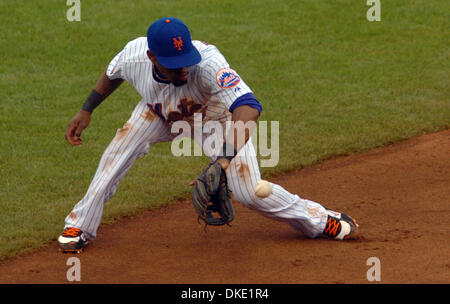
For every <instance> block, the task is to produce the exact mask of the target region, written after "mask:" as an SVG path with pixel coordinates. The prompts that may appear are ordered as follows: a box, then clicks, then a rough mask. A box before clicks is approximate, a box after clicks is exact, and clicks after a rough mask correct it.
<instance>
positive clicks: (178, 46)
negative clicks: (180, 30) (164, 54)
mask: <svg viewBox="0 0 450 304" xmlns="http://www.w3.org/2000/svg"><path fill="white" fill-rule="evenodd" d="M173 46H174V47H175V48H176V49H177V50H179V51H181V50H182V48H183V40H182V39H181V36H179V37H178V39H177V38H173Z"/></svg>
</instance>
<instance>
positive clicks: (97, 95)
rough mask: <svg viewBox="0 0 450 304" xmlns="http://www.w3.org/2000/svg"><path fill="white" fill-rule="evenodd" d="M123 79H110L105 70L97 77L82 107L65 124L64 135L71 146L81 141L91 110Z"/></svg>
mask: <svg viewBox="0 0 450 304" xmlns="http://www.w3.org/2000/svg"><path fill="white" fill-rule="evenodd" d="M122 82H123V79H114V80H110V79H109V78H108V76H106V71H105V72H103V74H102V75H101V76H100V78H99V79H98V81H97V83H96V84H95V86H94V89H93V90H92V92H91V95H89V97H88V99H87V100H86V102H85V103H84V104H83V107H82V109H81V110H80V111H79V112H78V113H77V114H76V115H75V116H74V117H73V118H72V120H71V121H70V123H69V125H68V126H67V130H66V134H65V137H66V139H67V141H68V142H69V143H70V144H71V145H72V146H77V145H80V144H81V143H82V140H81V133H82V132H83V130H84V129H85V128H87V127H88V126H89V123H90V120H91V113H92V111H93V110H94V109H95V108H96V107H97V106H98V105H99V104H100V103H101V102H102V101H103V100H104V99H105V98H106V97H108V96H109V95H110V94H111V93H112V92H114V91H115V90H116V89H117V88H118V87H119V86H120V84H121V83H122Z"/></svg>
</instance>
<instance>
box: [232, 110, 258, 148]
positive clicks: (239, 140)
mask: <svg viewBox="0 0 450 304" xmlns="http://www.w3.org/2000/svg"><path fill="white" fill-rule="evenodd" d="M258 118H259V111H258V110H257V109H255V108H252V107H250V106H247V105H243V106H240V107H238V108H236V109H235V110H234V111H233V115H232V117H231V119H232V121H233V123H234V126H235V128H234V136H233V142H232V143H233V146H234V148H235V149H236V151H239V150H240V149H241V148H242V147H243V146H244V145H245V144H246V143H247V141H248V140H249V138H250V136H251V134H252V133H253V130H254V129H255V126H256V123H257V122H258Z"/></svg>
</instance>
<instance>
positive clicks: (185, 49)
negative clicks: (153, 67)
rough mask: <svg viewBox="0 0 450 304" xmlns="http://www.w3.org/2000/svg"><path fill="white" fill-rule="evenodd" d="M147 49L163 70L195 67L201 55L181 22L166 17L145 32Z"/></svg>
mask: <svg viewBox="0 0 450 304" xmlns="http://www.w3.org/2000/svg"><path fill="white" fill-rule="evenodd" d="M147 41H148V48H149V49H150V51H152V53H153V54H155V56H156V59H158V62H159V63H160V64H161V65H162V66H163V67H165V68H168V69H178V68H183V67H188V66H191V65H195V64H197V63H199V62H200V61H201V59H202V58H201V55H200V53H199V52H198V50H197V49H196V48H195V46H194V45H193V44H192V40H191V33H190V31H189V29H188V27H187V26H186V25H185V24H184V23H183V21H181V20H179V19H177V18H172V17H166V18H161V19H158V20H156V21H155V22H154V23H152V24H151V25H150V27H149V28H148V31H147Z"/></svg>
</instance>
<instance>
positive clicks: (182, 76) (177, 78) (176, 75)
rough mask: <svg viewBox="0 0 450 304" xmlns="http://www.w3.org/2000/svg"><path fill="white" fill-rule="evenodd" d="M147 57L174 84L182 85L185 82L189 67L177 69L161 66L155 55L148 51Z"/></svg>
mask: <svg viewBox="0 0 450 304" xmlns="http://www.w3.org/2000/svg"><path fill="white" fill-rule="evenodd" d="M147 55H148V57H149V58H150V60H151V61H152V62H153V64H154V65H156V67H157V68H158V71H159V72H160V73H161V74H162V76H164V77H165V78H166V79H168V80H169V81H170V82H172V83H173V84H174V85H183V84H185V83H186V82H187V79H188V76H189V67H184V68H179V69H168V68H165V67H164V66H162V65H161V64H160V63H159V62H158V60H157V59H156V56H155V55H153V54H152V53H151V52H150V51H148V52H147Z"/></svg>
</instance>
